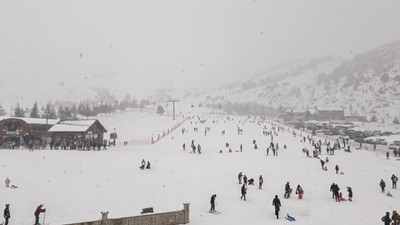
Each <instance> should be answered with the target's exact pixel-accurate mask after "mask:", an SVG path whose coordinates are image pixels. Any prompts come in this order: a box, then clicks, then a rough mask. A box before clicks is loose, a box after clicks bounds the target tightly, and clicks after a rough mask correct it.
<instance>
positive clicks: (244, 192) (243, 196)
mask: <svg viewBox="0 0 400 225" xmlns="http://www.w3.org/2000/svg"><path fill="white" fill-rule="evenodd" d="M246 191H247V188H246V184H243V186H242V189H241V192H242V196H241V197H240V199H243V200H245V201H246V193H247V192H246Z"/></svg>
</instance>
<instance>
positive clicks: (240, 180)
mask: <svg viewBox="0 0 400 225" xmlns="http://www.w3.org/2000/svg"><path fill="white" fill-rule="evenodd" d="M242 177H243V174H242V172H240V173H239V175H238V179H239V184H242Z"/></svg>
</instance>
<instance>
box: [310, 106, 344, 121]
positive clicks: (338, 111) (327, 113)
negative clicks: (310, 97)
mask: <svg viewBox="0 0 400 225" xmlns="http://www.w3.org/2000/svg"><path fill="white" fill-rule="evenodd" d="M315 113H316V119H317V120H320V121H321V120H323V121H331V120H344V109H343V107H340V106H325V107H320V106H317V107H315Z"/></svg>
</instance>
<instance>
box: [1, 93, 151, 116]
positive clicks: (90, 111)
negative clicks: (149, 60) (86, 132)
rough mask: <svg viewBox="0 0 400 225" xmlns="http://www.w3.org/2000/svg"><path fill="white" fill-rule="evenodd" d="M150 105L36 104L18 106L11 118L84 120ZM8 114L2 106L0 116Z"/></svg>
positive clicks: (145, 101) (144, 101)
mask: <svg viewBox="0 0 400 225" xmlns="http://www.w3.org/2000/svg"><path fill="white" fill-rule="evenodd" d="M150 104H154V103H150V101H149V100H148V99H142V100H141V101H140V103H138V101H137V100H136V99H135V98H133V99H131V98H130V97H125V98H124V99H123V100H122V101H114V102H108V103H103V102H100V103H99V102H98V101H94V100H89V99H87V100H84V101H81V102H79V103H56V104H53V103H48V104H46V105H43V106H39V105H38V103H37V102H35V103H34V104H33V106H32V108H23V107H21V105H20V104H19V102H18V103H17V105H16V106H15V107H14V108H12V109H11V113H10V116H14V117H30V118H47V119H61V120H63V119H82V118H89V117H96V116H97V115H99V114H112V113H115V111H116V110H121V111H125V110H127V109H128V108H142V109H143V108H145V107H146V106H147V105H150ZM6 115H7V113H6V111H5V109H4V108H3V106H2V105H0V116H6Z"/></svg>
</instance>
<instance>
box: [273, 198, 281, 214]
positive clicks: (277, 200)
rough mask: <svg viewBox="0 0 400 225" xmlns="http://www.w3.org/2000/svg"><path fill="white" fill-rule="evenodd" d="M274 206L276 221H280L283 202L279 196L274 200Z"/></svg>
mask: <svg viewBox="0 0 400 225" xmlns="http://www.w3.org/2000/svg"><path fill="white" fill-rule="evenodd" d="M272 205H273V206H275V215H276V219H279V210H280V208H281V200H279V198H278V195H275V198H274V200H272Z"/></svg>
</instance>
